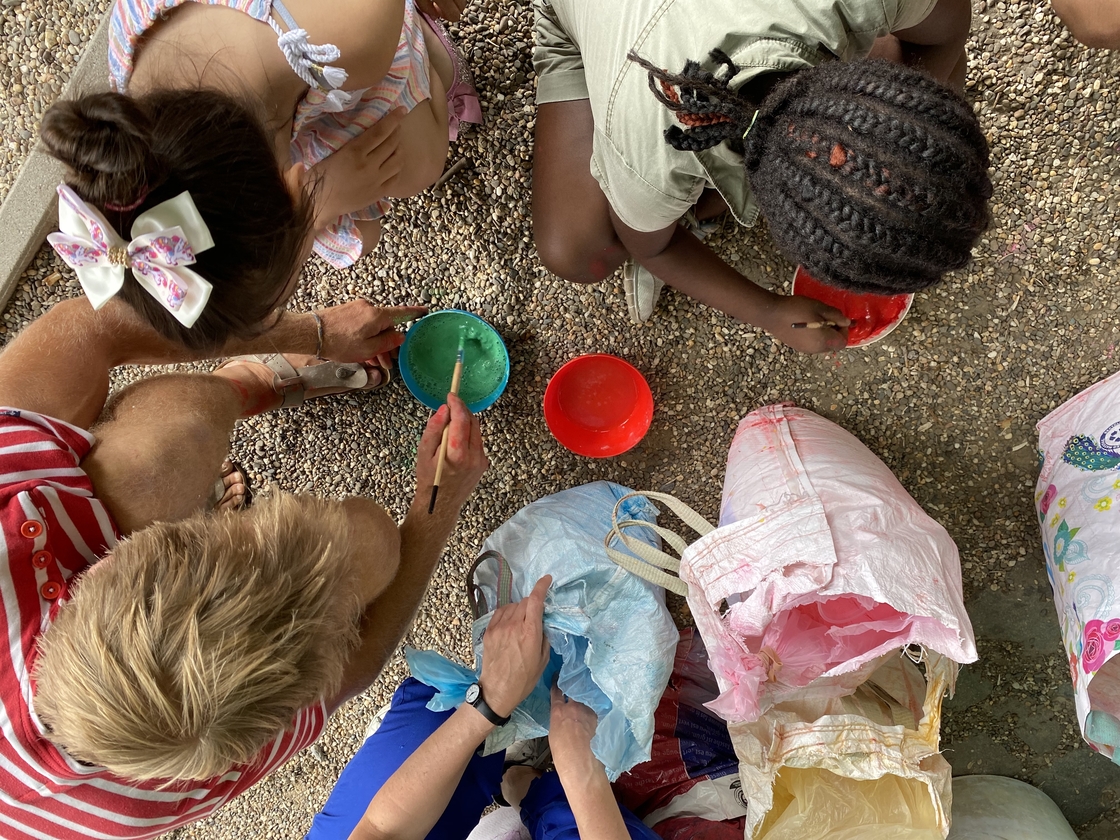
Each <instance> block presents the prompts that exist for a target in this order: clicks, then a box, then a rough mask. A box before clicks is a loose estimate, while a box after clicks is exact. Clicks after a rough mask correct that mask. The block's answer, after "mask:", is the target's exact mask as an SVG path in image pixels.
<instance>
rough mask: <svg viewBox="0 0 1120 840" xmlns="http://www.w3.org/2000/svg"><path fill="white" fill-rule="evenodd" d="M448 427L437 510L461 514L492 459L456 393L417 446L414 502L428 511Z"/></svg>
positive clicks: (479, 431)
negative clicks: (441, 447)
mask: <svg viewBox="0 0 1120 840" xmlns="http://www.w3.org/2000/svg"><path fill="white" fill-rule="evenodd" d="M445 428H447V429H448V433H447V460H446V462H445V463H444V466H443V475H442V476H441V477H440V483H439V498H438V500H437V502H436V513H439V512H440V511H450V512H453V513H455V514H456V515H458V511H459V509H460V508H461V507H462V506H463V503H464V502H465V501H466V500H467V497H468V496H470V494H471V492H472V491H473V490H474V488H475V487H476V486H477V485H478V482H479V480H480V479H481V478H482V474H483V473H485V472H486V469H487V467H489V466H490V460H489V459H488V458H487V457H486V450H485V449H483V447H482V429H481V428H480V427H479V425H478V418H477V417H474V416H473V415H471V413H470V411H468V410H467V404H466V403H464V402H463V401H462V400H461V399H459V398H458V397H457V396H455V395H454V394H448V395H447V403H446V404H445V405H441V406H440V408H439V411H437V412H436V413H435V414H433V415H432V419H431V420H429V421H428V427H427V428H426V429H424V435H423V437H421V438H420V445H419V446H418V447H417V448H416V501H415V504H423V505H424V509H425V510H427V507H428V500H429V499H430V498H431V495H432V485H433V484H435V478H436V466H437V464H438V462H439V448H440V443H441V441H442V440H443V430H444V429H445ZM487 702H489V701H487Z"/></svg>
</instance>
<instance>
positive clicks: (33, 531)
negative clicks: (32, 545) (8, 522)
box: [19, 519, 43, 540]
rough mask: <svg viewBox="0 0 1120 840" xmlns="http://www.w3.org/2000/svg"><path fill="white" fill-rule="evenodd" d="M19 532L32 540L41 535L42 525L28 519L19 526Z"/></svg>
mask: <svg viewBox="0 0 1120 840" xmlns="http://www.w3.org/2000/svg"><path fill="white" fill-rule="evenodd" d="M19 532H20V533H21V534H23V535H24V536H25V537H27V538H28V539H29V540H33V539H35V538H36V537H37V536H39V535H40V534H41V533H43V523H42V522H38V521H36V520H34V519H28V520H27V521H26V522H24V523H23V524H22V525H20V526H19Z"/></svg>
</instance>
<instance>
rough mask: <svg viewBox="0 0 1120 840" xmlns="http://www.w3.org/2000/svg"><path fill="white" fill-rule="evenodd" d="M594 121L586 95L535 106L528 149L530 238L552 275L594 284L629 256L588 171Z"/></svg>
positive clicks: (605, 198) (589, 170)
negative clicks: (530, 160)
mask: <svg viewBox="0 0 1120 840" xmlns="http://www.w3.org/2000/svg"><path fill="white" fill-rule="evenodd" d="M594 128H595V121H594V118H593V117H592V115H591V103H590V102H588V101H587V100H586V99H576V100H572V101H570V102H548V103H545V104H543V105H541V106H540V107H539V108H538V109H537V127H536V133H535V138H536V147H535V150H534V152H533V238H534V240H535V241H536V246H537V252H538V253H539V254H540V255H541V261H542V262H543V263H544V264H545V266H546V267H547V268H548V270H549V271H551V272H552V273H553V274H556V275H558V276H559V277H563V278H564V279H565V280H572V281H574V282H576V283H596V282H598V281H600V280H602V279H603V278H604V277H608V276H609V275H610V274H611V273H612V272H614V270H615V269H617V268H618V267H619V266H620V265H622V264H623V263H624V262H625V261H626V260H627V259H629V256H630V255H629V254H628V253H627V251H626V249H625V248H624V247H623V245H622V242H620V241H619V239H618V236H617V235H616V234H615V231H614V225H613V224H612V223H611V217H610V205H609V204H608V203H607V197H606V196H605V195H603V191H602V190H601V189H600V188H599V184H598V182H597V181H596V180H595V178H594V177H592V175H591V147H592V137H593V132H594Z"/></svg>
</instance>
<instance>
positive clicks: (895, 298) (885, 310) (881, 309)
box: [793, 265, 914, 347]
mask: <svg viewBox="0 0 1120 840" xmlns="http://www.w3.org/2000/svg"><path fill="white" fill-rule="evenodd" d="M793 293H794V294H795V295H804V296H805V297H808V298H812V299H813V300H819V301H820V302H821V303H824V304H827V305H829V306H832V307H835V308H836V309H839V310H840V311H841V312H843V313H844V314H845V315H847V316H848V317H849V318H851V319H852V324H851V326H850V327H848V346H849V347H863V346H864V345H865V344H870V343H871V342H873V341H878V340H879V339H880V338H882V337H883V336H885V335H886V334H887V333H889V332H890V331H891V330H893V329H894V328H895V327H897V326H898V325H899V324H901V323H902V319H903V318H905V317H906V313H907V312H909V311H910V304H912V303H913V302H914V296H913V295H870V294H860V293H858V292H846V291H844V290H843V289H838V288H836V287H835V286H829V285H827V284H825V283H822V282H821V281H820V280H818V279H816V278H815V277H813V275H811V274H810V273H809V272H808V271H806V270H805V269H804V268H803V267H802V266H800V265H799V266H798V267H797V272H796V273H795V274H794V275H793Z"/></svg>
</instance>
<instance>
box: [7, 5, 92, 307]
mask: <svg viewBox="0 0 1120 840" xmlns="http://www.w3.org/2000/svg"><path fill="white" fill-rule="evenodd" d="M108 50H109V17H108V15H106V16H105V18H104V19H103V20H102V21H101V25H100V26H98V27H97V32H95V33H94V36H93V38H92V39H91V40H90V42H89V44H88V46H87V47H86V50H85V53H83V55H82V57H81V60H80V61H79V62H78V65H77V67H75V68H74V75H73V76H72V77H71V78H70V84H69V85H67V87H66V90H65V91H64V92H63V98H64V99H73V98H76V97H78V96H82V95H84V94H86V93H91V92H94V91H98V90H107V89H108V87H109V72H108V69H107V65H106V55H107V54H108ZM62 176H63V166H62V164H60V163H59V162H58V161H56V160H55V159H54V158H52V157H51V156H50V155H48V154H47V153H46V152H45V151H43V149H42V146H41V145H39V146H36V147H35V149H34V150H33V151H32V152H31V154H30V155H28V157H27V160H26V161H25V162H24V164H23V167H22V168H21V169H20V172H19V176H18V177H17V178H16V180H15V183H13V184H12V189H11V190H10V191H9V192H8V196H7V198H5V199H4V204H3V205H2V206H0V232H2V235H0V308H2V307H3V306H4V305H5V304H6V303H7V302H8V299H9V298H10V297H11V296H12V292H13V291H15V288H16V284H17V283H19V279H20V277H21V276H22V275H23V272H24V270H25V269H26V268H27V266H28V265H29V264H30V263H31V260H32V259H34V258H35V254H36V253H37V252H38V250H39V247H40V246H41V245H42V244H43V240H44V239H45V238H46V235H47V234H48V233H50V231H51V230H52V229H53V228H54V226H55V224H56V223H57V222H58V197H57V194H56V193H55V187H57V186H58V183H59V182H60V181H61V180H62Z"/></svg>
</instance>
